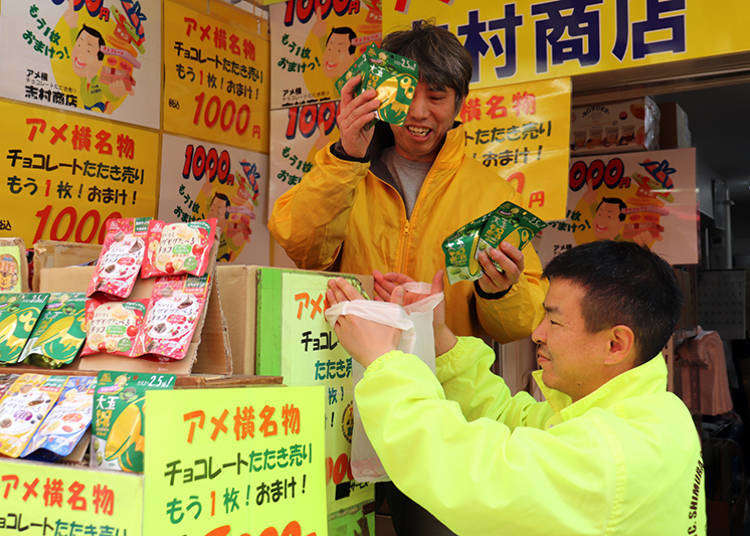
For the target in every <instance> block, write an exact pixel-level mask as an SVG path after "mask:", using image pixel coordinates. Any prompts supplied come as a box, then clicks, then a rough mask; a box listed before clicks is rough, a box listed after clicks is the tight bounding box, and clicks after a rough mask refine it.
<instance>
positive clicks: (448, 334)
mask: <svg viewBox="0 0 750 536" xmlns="http://www.w3.org/2000/svg"><path fill="white" fill-rule="evenodd" d="M372 275H373V278H374V279H375V299H376V300H379V301H388V302H391V303H397V304H399V305H401V306H404V305H410V304H412V303H415V302H417V301H419V300H423V299H424V298H426V297H427V296H432V295H433V294H437V293H438V292H443V286H444V284H443V270H438V271H437V272H436V273H435V275H434V276H433V278H432V286H431V288H430V293H429V294H418V293H415V292H409V291H407V290H405V289H404V288H403V287H402V286H401V285H403V284H404V283H411V282H413V281H414V280H413V279H412V278H411V277H409V276H408V275H404V274H399V273H396V272H389V273H387V274H381V273H380V272H378V271H377V270H375V271H373V273H372ZM432 313H433V316H432V330H433V332H434V335H435V354H436V355H442V354H444V353H445V352H447V351H448V350H450V349H451V348H453V346H455V344H456V336H455V335H454V334H453V332H452V331H451V330H450V328H449V327H448V325H447V324H446V323H445V300H443V301H441V302H440V303H439V304H438V305H437V307H435V309H433V311H432Z"/></svg>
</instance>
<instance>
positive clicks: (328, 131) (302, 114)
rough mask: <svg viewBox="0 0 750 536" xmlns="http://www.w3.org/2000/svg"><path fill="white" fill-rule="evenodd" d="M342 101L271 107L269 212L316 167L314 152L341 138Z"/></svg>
mask: <svg viewBox="0 0 750 536" xmlns="http://www.w3.org/2000/svg"><path fill="white" fill-rule="evenodd" d="M338 105H339V101H328V102H323V103H312V104H305V105H303V106H291V107H289V108H286V109H281V110H271V171H270V178H269V183H270V195H269V198H268V214H269V216H270V214H271V212H272V211H273V205H274V203H276V200H277V199H278V198H279V197H280V196H281V195H282V194H283V193H284V192H286V191H287V190H289V189H290V188H291V187H292V186H294V185H295V184H298V183H299V182H300V181H301V180H302V177H303V176H304V174H305V173H307V172H308V171H310V170H311V169H312V166H313V162H314V159H315V154H316V153H317V152H318V151H320V150H321V149H323V148H324V147H325V146H326V145H328V144H329V143H330V142H332V141H335V140H337V139H338V137H339V135H338V132H339V131H338V128H336V115H337V114H338Z"/></svg>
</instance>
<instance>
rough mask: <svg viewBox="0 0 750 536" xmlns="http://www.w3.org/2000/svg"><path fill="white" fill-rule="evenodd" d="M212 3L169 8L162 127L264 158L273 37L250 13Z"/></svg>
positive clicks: (167, 5) (169, 5) (166, 13)
mask: <svg viewBox="0 0 750 536" xmlns="http://www.w3.org/2000/svg"><path fill="white" fill-rule="evenodd" d="M203 4H204V5H205V2H204V3H203ZM210 5H211V15H207V14H205V13H203V12H200V11H194V10H192V9H188V8H187V7H186V6H184V5H182V4H179V3H176V2H173V1H171V0H168V1H166V2H165V3H164V68H165V87H164V129H165V130H168V131H170V132H174V133H176V134H184V135H186V136H193V137H198V138H202V139H207V140H211V141H215V142H219V143H228V144H231V145H235V146H237V147H242V148H245V149H250V150H252V151H257V152H262V153H267V152H268V112H267V110H268V72H267V70H268V58H269V52H268V50H269V49H268V38H267V36H266V35H265V34H264V33H262V32H261V26H262V25H261V22H260V20H259V19H257V18H256V17H254V16H253V15H250V14H249V13H246V12H244V11H242V10H240V9H238V8H235V7H232V6H227V5H226V4H224V3H223V2H216V1H214V2H211V4H210Z"/></svg>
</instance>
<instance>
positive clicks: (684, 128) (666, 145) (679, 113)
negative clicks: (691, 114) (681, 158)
mask: <svg viewBox="0 0 750 536" xmlns="http://www.w3.org/2000/svg"><path fill="white" fill-rule="evenodd" d="M659 111H660V114H661V118H660V120H659V145H660V146H661V148H662V149H685V148H687V147H692V135H691V134H690V128H689V126H688V116H687V113H685V110H683V109H682V108H681V107H680V105H679V104H677V103H676V102H662V103H660V104H659Z"/></svg>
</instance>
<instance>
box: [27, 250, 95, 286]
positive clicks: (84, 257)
mask: <svg viewBox="0 0 750 536" xmlns="http://www.w3.org/2000/svg"><path fill="white" fill-rule="evenodd" d="M101 250H102V246H101V245H99V244H79V243H78V242H59V241H57V240H38V241H37V242H36V243H35V244H34V259H33V261H32V264H33V272H34V274H33V277H32V283H31V288H32V289H33V290H34V291H35V292H36V291H38V290H39V278H40V276H41V271H42V268H57V267H62V266H87V265H90V264H96V259H98V258H99V252H100V251H101Z"/></svg>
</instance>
